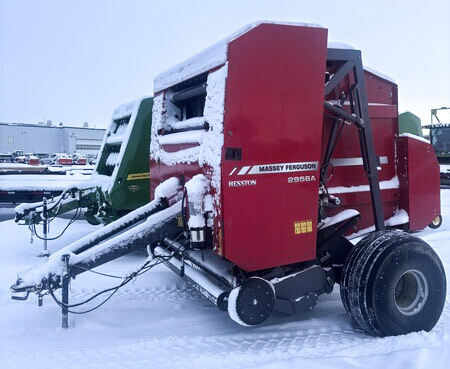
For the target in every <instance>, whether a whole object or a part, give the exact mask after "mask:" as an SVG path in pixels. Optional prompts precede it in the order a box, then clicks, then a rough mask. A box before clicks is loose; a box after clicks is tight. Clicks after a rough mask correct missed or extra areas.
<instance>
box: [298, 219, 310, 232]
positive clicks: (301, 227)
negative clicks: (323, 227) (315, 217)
mask: <svg viewBox="0 0 450 369" xmlns="http://www.w3.org/2000/svg"><path fill="white" fill-rule="evenodd" d="M312 231H313V227H312V220H301V221H299V222H294V232H295V234H301V233H311V232H312Z"/></svg>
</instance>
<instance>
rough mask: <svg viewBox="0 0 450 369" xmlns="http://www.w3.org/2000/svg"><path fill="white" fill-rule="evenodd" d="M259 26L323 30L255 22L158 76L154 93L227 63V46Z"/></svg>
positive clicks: (312, 25) (311, 25)
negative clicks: (269, 25)
mask: <svg viewBox="0 0 450 369" xmlns="http://www.w3.org/2000/svg"><path fill="white" fill-rule="evenodd" d="M261 24H279V25H288V26H299V27H314V28H324V27H323V26H321V25H320V24H314V23H296V22H278V21H257V22H254V23H250V24H247V25H246V26H244V27H242V28H240V29H239V30H238V31H236V32H234V33H232V34H231V35H229V36H227V37H225V38H224V39H222V40H220V41H218V42H216V43H215V44H213V45H211V46H210V47H208V48H207V49H204V50H203V51H201V52H199V53H198V54H195V55H194V56H192V57H190V58H189V59H187V60H185V61H184V62H182V63H179V64H177V65H175V66H173V67H172V68H169V69H167V70H166V71H164V72H162V73H160V74H158V75H157V76H156V77H155V79H154V81H153V82H154V92H155V93H157V92H159V91H162V90H165V89H166V88H169V87H171V86H173V85H176V84H177V83H180V82H182V81H185V80H187V79H189V78H192V77H195V76H197V75H199V74H202V73H204V72H207V71H208V70H211V69H213V68H216V67H218V66H220V65H222V64H225V62H226V61H227V54H228V44H229V43H230V42H231V41H233V40H234V39H236V38H238V37H239V36H241V35H243V34H245V33H247V32H248V31H250V30H252V29H253V28H255V27H257V26H259V25H261Z"/></svg>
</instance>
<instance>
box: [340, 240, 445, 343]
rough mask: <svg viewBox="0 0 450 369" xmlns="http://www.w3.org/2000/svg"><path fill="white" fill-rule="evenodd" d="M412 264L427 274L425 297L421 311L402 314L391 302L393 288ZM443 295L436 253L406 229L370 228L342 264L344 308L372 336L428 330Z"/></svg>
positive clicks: (442, 283) (433, 322) (438, 309)
mask: <svg viewBox="0 0 450 369" xmlns="http://www.w3.org/2000/svg"><path fill="white" fill-rule="evenodd" d="M411 269H415V270H418V271H420V272H421V273H422V274H423V275H424V276H425V278H426V280H427V284H428V298H427V299H426V301H425V303H424V306H423V308H422V309H421V310H420V311H419V312H417V313H415V314H413V315H405V314H403V313H402V312H400V310H399V309H398V308H397V306H396V304H395V287H396V285H397V282H398V280H399V278H400V277H401V276H402V275H403V274H404V273H405V272H406V271H408V270H411ZM445 297H446V278H445V271H444V268H443V266H442V263H441V261H440V260H439V257H438V256H437V255H436V253H435V252H434V251H433V249H432V248H431V247H430V246H429V245H428V244H427V243H426V242H424V241H423V240H421V239H420V238H417V237H414V236H411V235H410V234H408V233H404V232H400V231H378V232H373V233H371V234H370V235H368V236H367V237H365V238H364V239H362V240H361V241H360V242H358V243H357V244H356V245H355V247H354V248H353V249H352V251H351V252H350V254H349V256H348V257H347V260H346V262H345V264H344V268H343V273H342V280H341V299H342V302H343V304H344V307H345V309H346V311H347V313H348V315H349V316H350V317H351V318H352V319H353V320H354V321H355V322H356V323H357V324H358V325H359V326H360V327H361V328H362V329H363V330H364V331H366V332H367V333H369V334H371V335H374V336H382V337H383V336H395V335H400V334H407V333H410V332H417V331H421V330H425V331H430V330H431V329H432V328H433V327H434V326H435V324H436V323H437V321H438V320H439V317H440V316H441V313H442V310H443V308H444V303H445Z"/></svg>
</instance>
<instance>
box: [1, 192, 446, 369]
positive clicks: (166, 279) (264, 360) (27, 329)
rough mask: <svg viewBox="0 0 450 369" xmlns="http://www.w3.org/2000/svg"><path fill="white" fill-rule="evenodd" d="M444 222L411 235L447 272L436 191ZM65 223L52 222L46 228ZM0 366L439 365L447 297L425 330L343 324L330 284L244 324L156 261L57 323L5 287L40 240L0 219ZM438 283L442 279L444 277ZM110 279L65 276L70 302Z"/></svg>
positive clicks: (125, 264)
mask: <svg viewBox="0 0 450 369" xmlns="http://www.w3.org/2000/svg"><path fill="white" fill-rule="evenodd" d="M442 213H443V218H444V222H443V225H442V226H441V228H440V229H438V230H434V231H433V230H431V229H428V228H427V229H426V230H424V231H422V232H420V233H418V234H417V235H418V236H419V237H421V238H423V239H424V240H426V241H427V242H429V243H430V244H431V245H432V246H433V248H434V249H435V250H436V251H437V253H438V254H439V256H440V257H441V259H442V262H443V264H444V266H445V268H446V270H447V277H448V276H450V244H449V242H448V240H449V239H450V221H449V219H450V190H442ZM66 222H68V220H64V219H62V220H59V219H58V220H56V221H55V222H54V223H52V228H51V233H52V234H57V233H58V230H60V229H62V227H63V226H64V225H65V224H66ZM96 228H97V227H93V226H90V225H88V224H87V223H86V222H85V221H77V222H75V224H73V225H72V226H71V227H70V228H69V229H68V231H67V232H66V233H65V234H64V236H63V237H62V238H61V239H59V240H57V241H52V242H50V245H49V248H50V250H52V251H55V250H57V249H59V248H61V247H63V246H64V245H67V244H68V243H70V242H72V241H74V240H77V239H79V238H81V237H82V236H83V235H85V234H87V233H90V232H92V231H93V230H95V229H96ZM0 234H1V238H0V240H1V241H0V368H2V369H3V368H5V369H6V368H8V369H12V368H64V369H69V368H83V369H86V368H127V369H130V368H227V369H229V368H271V369H272V368H286V367H291V368H303V367H304V368H308V369H314V368H331V367H332V368H381V367H386V368H387V367H389V368H390V369H391V368H408V369H409V368H433V369H437V368H447V367H448V362H449V361H450V338H449V333H448V331H449V329H450V305H449V302H450V299H449V298H448V297H447V303H446V306H445V308H444V312H443V315H442V317H441V319H440V321H439V322H438V324H437V325H436V327H435V328H434V329H433V331H431V332H429V333H427V332H418V333H412V334H409V335H406V336H399V337H386V338H376V337H370V336H367V335H366V334H365V333H363V332H362V331H361V330H360V329H358V328H356V327H355V326H353V325H352V323H351V322H350V320H349V318H348V317H347V314H346V312H345V310H344V308H343V306H342V303H341V301H340V296H339V291H338V288H337V287H335V291H334V292H333V293H332V294H330V295H327V296H321V297H320V303H319V304H318V305H317V307H316V308H315V309H313V311H312V312H310V313H308V314H304V315H301V316H298V317H291V318H279V317H272V318H270V319H269V320H268V321H267V322H266V323H264V324H263V325H261V326H257V327H253V328H247V327H242V326H239V325H237V324H236V323H234V322H233V321H231V320H230V318H229V317H228V316H227V315H226V313H224V312H221V311H219V310H218V309H217V308H216V307H215V306H213V305H212V304H211V303H210V302H209V301H208V300H206V299H204V298H202V297H201V296H200V295H199V294H198V293H197V292H195V291H194V290H192V289H191V288H190V287H188V286H187V285H186V284H185V283H184V282H183V280H182V279H181V278H179V277H178V276H176V275H175V274H173V273H172V272H171V271H169V270H167V269H166V268H165V267H164V266H158V267H156V268H155V269H153V270H152V271H150V272H148V273H146V274H144V275H142V276H141V277H139V278H138V279H137V280H136V281H135V282H134V283H130V284H128V285H126V286H125V287H124V288H123V289H121V290H119V292H118V293H117V294H116V295H115V296H114V297H113V298H112V299H111V300H110V301H109V302H107V303H106V304H105V305H103V306H102V307H101V308H100V309H98V310H95V311H94V312H92V313H89V314H86V315H70V317H69V324H70V328H69V329H68V330H63V329H61V314H60V309H59V308H58V307H57V306H56V304H55V303H54V302H53V301H52V299H51V298H49V297H48V296H47V297H46V298H45V299H44V306H43V307H38V306H37V299H36V297H35V296H33V295H30V298H29V299H28V300H27V301H24V302H21V301H12V300H11V299H10V292H9V286H10V285H11V284H13V283H14V281H15V278H16V274H17V272H19V271H22V270H23V269H25V268H27V267H28V266H30V265H33V264H37V263H43V262H45V260H43V259H40V258H37V257H36V255H37V254H39V252H40V250H41V246H42V245H41V241H38V240H36V239H35V240H34V243H33V244H31V245H30V244H29V239H30V236H29V232H28V230H27V228H26V227H23V226H19V225H16V224H15V223H14V221H4V222H0ZM145 256H146V255H144V254H132V255H128V256H126V257H123V258H122V259H121V260H120V259H119V260H116V261H114V262H111V263H109V264H106V265H105V266H103V267H101V268H99V271H102V272H106V273H113V274H119V275H120V274H122V273H124V272H126V271H127V270H129V269H130V268H132V267H133V266H134V265H137V264H139V263H140V262H141V261H142V259H143V258H144V257H145ZM447 280H448V278H447ZM116 283H117V280H112V279H109V278H105V277H102V276H99V275H95V274H92V273H84V274H82V275H80V276H78V277H77V278H76V280H74V281H72V284H71V292H70V299H71V300H70V301H71V302H76V301H81V300H84V299H85V298H87V297H89V296H91V295H92V294H94V293H95V292H97V291H100V290H102V289H104V288H105V287H107V286H113V285H115V284H116Z"/></svg>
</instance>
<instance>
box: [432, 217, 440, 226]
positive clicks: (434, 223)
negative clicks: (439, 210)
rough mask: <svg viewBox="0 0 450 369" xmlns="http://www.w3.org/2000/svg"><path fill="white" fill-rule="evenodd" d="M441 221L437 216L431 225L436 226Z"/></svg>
mask: <svg viewBox="0 0 450 369" xmlns="http://www.w3.org/2000/svg"><path fill="white" fill-rule="evenodd" d="M440 221H441V217H440V216H439V215H438V216H437V217H436V218H434V219H433V221H432V222H431V223H433V225H435V226H437V225H439V223H440Z"/></svg>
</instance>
